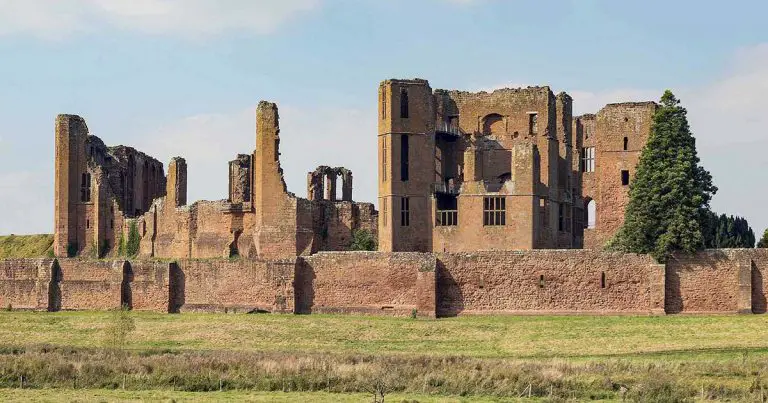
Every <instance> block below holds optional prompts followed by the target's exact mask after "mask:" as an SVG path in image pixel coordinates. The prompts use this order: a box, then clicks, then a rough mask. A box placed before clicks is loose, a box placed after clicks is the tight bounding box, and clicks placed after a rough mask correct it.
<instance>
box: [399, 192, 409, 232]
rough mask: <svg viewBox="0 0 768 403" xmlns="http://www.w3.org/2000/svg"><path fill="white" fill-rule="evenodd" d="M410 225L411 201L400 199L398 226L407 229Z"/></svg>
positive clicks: (406, 198)
mask: <svg viewBox="0 0 768 403" xmlns="http://www.w3.org/2000/svg"><path fill="white" fill-rule="evenodd" d="M410 225H411V199H410V198H409V197H403V198H401V199H400V226H402V227H408V226H410Z"/></svg>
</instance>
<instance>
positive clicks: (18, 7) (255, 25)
mask: <svg viewBox="0 0 768 403" xmlns="http://www.w3.org/2000/svg"><path fill="white" fill-rule="evenodd" d="M319 5H320V0H281V1H274V0H229V1H226V2H222V1H217V0H56V1H50V0H0V10H3V12H2V13H0V36H2V35H14V34H16V35H33V36H37V37H41V38H44V39H54V40H56V39H61V38H62V37H66V36H69V35H72V34H78V33H83V32H92V31H94V30H96V29H98V28H99V27H103V26H110V27H115V28H119V29H123V30H128V31H137V32H141V33H146V34H155V35H167V36H181V37H191V38H195V37H202V36H210V35H218V34H222V33H224V32H229V31H240V32H250V33H255V34H269V33H272V32H274V31H275V30H277V29H278V28H279V27H280V26H281V25H283V24H285V23H286V22H287V21H289V20H291V19H292V18H294V17H295V16H297V15H299V14H302V13H305V12H308V11H310V10H313V9H315V8H317V7H318V6H319Z"/></svg>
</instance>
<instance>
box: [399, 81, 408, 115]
mask: <svg viewBox="0 0 768 403" xmlns="http://www.w3.org/2000/svg"><path fill="white" fill-rule="evenodd" d="M400 117H401V118H402V119H408V90H406V89H405V88H403V89H401V90H400Z"/></svg>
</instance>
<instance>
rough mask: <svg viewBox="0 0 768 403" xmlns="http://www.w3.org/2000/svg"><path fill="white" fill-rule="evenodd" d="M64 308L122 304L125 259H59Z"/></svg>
mask: <svg viewBox="0 0 768 403" xmlns="http://www.w3.org/2000/svg"><path fill="white" fill-rule="evenodd" d="M58 264H59V267H60V269H61V283H60V287H61V309H63V310H80V309H83V310H85V309H97V310H106V309H115V308H119V307H120V285H121V283H122V280H123V261H107V260H84V259H59V260H58Z"/></svg>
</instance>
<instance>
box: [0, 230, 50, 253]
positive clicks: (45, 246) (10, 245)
mask: <svg viewBox="0 0 768 403" xmlns="http://www.w3.org/2000/svg"><path fill="white" fill-rule="evenodd" d="M52 254H53V235H52V234H41V235H4V236H0V259H18V258H40V257H48V256H51V255H52Z"/></svg>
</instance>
